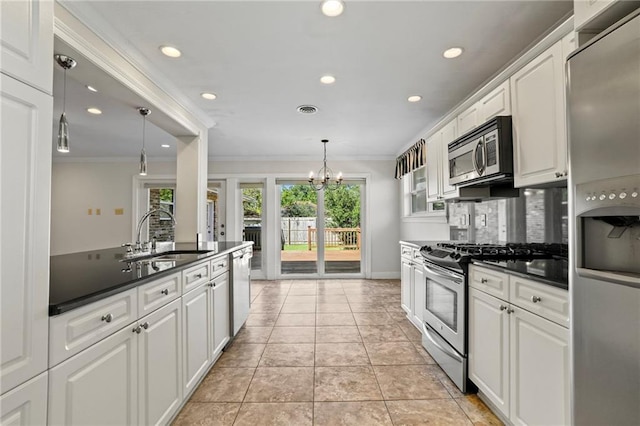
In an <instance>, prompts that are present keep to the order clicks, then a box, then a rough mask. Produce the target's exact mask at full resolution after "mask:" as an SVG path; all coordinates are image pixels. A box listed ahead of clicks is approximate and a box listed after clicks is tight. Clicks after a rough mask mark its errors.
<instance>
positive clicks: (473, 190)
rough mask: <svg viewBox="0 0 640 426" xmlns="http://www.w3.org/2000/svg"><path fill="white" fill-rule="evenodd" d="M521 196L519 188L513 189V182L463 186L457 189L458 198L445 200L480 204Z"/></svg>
mask: <svg viewBox="0 0 640 426" xmlns="http://www.w3.org/2000/svg"><path fill="white" fill-rule="evenodd" d="M521 194H522V190H521V189H520V188H514V187H513V182H509V183H502V184H493V185H485V186H465V187H462V188H458V196H457V197H455V198H451V199H449V200H447V201H448V202H453V203H462V202H482V201H492V200H501V199H504V198H517V197H519V196H520V195H521Z"/></svg>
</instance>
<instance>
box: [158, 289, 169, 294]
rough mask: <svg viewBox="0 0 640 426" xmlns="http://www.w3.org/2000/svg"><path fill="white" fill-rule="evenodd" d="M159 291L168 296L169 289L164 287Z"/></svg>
mask: <svg viewBox="0 0 640 426" xmlns="http://www.w3.org/2000/svg"><path fill="white" fill-rule="evenodd" d="M160 293H162V294H164V295H165V296H168V295H169V290H168V289H166V288H165V289H164V290H162V291H161V292H160Z"/></svg>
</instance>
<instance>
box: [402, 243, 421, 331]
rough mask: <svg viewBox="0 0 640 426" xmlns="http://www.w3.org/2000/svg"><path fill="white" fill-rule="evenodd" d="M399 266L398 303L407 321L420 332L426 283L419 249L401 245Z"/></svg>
mask: <svg viewBox="0 0 640 426" xmlns="http://www.w3.org/2000/svg"><path fill="white" fill-rule="evenodd" d="M400 264H401V280H400V287H401V289H400V303H401V305H402V309H404V310H405V312H406V313H407V319H409V321H411V322H412V323H413V325H415V326H416V328H417V329H418V330H420V332H422V321H423V316H424V308H425V302H426V294H425V292H426V285H427V283H426V281H425V278H424V272H423V268H422V255H421V254H420V249H417V248H414V247H412V246H409V245H404V244H402V245H401V246H400Z"/></svg>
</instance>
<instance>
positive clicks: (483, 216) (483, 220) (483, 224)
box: [480, 214, 487, 228]
mask: <svg viewBox="0 0 640 426" xmlns="http://www.w3.org/2000/svg"><path fill="white" fill-rule="evenodd" d="M480 226H481V227H483V228H485V227H486V226H487V215H486V214H481V215H480Z"/></svg>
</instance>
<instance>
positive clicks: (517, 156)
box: [510, 41, 567, 187]
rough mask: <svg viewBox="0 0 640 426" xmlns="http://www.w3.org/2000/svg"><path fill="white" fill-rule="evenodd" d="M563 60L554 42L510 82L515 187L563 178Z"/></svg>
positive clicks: (565, 159) (564, 129) (564, 134)
mask: <svg viewBox="0 0 640 426" xmlns="http://www.w3.org/2000/svg"><path fill="white" fill-rule="evenodd" d="M564 57H565V56H564V55H563V48H562V41H558V42H557V43H555V44H554V45H553V46H551V47H550V48H549V49H547V50H546V51H545V52H543V53H542V54H541V55H539V56H538V57H536V58H535V59H534V60H532V61H531V62H529V63H528V64H527V65H525V66H524V67H523V68H522V69H520V70H519V71H518V72H516V73H515V74H514V75H513V76H512V77H511V79H510V84H511V101H512V103H511V106H512V116H513V137H514V139H513V145H514V146H513V153H514V181H515V186H516V187H527V186H536V185H543V184H549V183H553V182H556V181H564V180H566V178H567V137H566V125H565V99H564V98H565V95H564V92H565V88H564V87H565V85H564Z"/></svg>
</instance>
